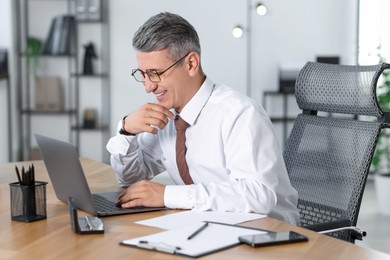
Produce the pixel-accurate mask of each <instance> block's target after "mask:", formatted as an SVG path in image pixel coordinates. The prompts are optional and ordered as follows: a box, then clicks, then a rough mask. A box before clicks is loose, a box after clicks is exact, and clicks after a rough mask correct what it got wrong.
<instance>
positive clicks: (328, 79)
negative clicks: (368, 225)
mask: <svg viewBox="0 0 390 260" xmlns="http://www.w3.org/2000/svg"><path fill="white" fill-rule="evenodd" d="M388 68H390V67H389V65H388V64H381V65H375V66H346V65H334V64H324V63H315V62H308V63H307V64H306V65H305V66H304V67H303V68H302V70H301V71H300V73H299V75H298V78H297V81H296V85H295V97H296V100H297V103H298V106H299V108H300V109H302V110H303V112H302V113H301V114H299V115H298V116H297V118H296V120H295V122H294V126H293V129H292V131H291V133H290V136H289V138H288V140H287V142H286V145H285V149H284V151H283V157H284V159H285V163H286V167H287V171H288V174H289V177H290V180H291V183H292V185H293V186H294V187H295V188H296V189H297V191H298V194H299V201H298V209H299V211H300V218H301V219H300V225H301V226H310V225H315V224H320V223H327V222H331V221H338V220H345V219H347V220H349V221H350V223H351V225H356V222H357V218H358V214H359V209H360V204H361V199H362V196H363V191H364V187H365V184H366V179H367V175H368V172H369V168H370V164H371V160H372V156H373V153H374V151H375V147H376V143H377V139H378V134H379V132H380V130H381V128H383V127H384V125H385V124H386V123H384V122H383V119H384V113H383V112H382V110H381V109H380V108H379V106H378V102H377V97H376V85H377V82H378V78H379V76H380V75H381V74H382V72H383V70H385V69H388ZM319 112H321V113H319ZM322 112H325V113H322ZM334 113H337V115H335V114H334ZM346 115H349V116H346ZM362 115H363V116H369V118H370V120H368V119H367V117H365V119H364V120H362V117H361V116H362ZM372 118H374V119H375V118H377V120H373V119H372ZM333 235H334V236H339V235H336V234H333ZM346 236H348V235H346ZM339 238H341V239H345V240H350V238H348V237H339Z"/></svg>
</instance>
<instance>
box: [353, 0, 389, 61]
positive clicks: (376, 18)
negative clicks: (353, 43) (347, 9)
mask: <svg viewBox="0 0 390 260" xmlns="http://www.w3.org/2000/svg"><path fill="white" fill-rule="evenodd" d="M389 10H390V1H388V0H359V39H358V41H359V44H358V45H359V51H358V59H359V60H358V62H359V64H360V65H372V64H377V63H378V62H379V57H380V56H381V57H382V58H384V60H385V61H387V62H390V33H389V29H390V16H389V15H388V11H389Z"/></svg>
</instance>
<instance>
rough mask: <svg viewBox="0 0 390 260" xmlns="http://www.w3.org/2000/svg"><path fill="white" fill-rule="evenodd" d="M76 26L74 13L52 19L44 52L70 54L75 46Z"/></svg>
mask: <svg viewBox="0 0 390 260" xmlns="http://www.w3.org/2000/svg"><path fill="white" fill-rule="evenodd" d="M75 34H76V26H75V19H74V16H72V15H60V16H56V17H54V18H53V19H52V22H51V25H50V30H49V33H48V37H47V39H46V41H45V43H44V46H43V51H42V53H43V54H48V55H69V54H72V51H73V50H74V48H75V46H74V45H75Z"/></svg>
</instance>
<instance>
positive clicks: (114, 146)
mask: <svg viewBox="0 0 390 260" xmlns="http://www.w3.org/2000/svg"><path fill="white" fill-rule="evenodd" d="M121 126H122V122H121V121H120V122H119V124H118V133H117V134H116V135H115V136H113V137H111V138H110V140H109V141H108V143H107V146H106V148H107V150H108V151H109V152H110V154H111V156H110V161H111V166H112V168H113V169H114V171H115V174H116V177H117V180H118V183H119V184H120V185H121V186H129V185H130V184H133V183H135V182H138V181H140V180H144V179H152V178H153V177H154V176H155V175H157V174H159V173H160V172H162V171H164V170H165V169H164V167H163V165H162V163H161V159H160V158H161V149H159V145H158V142H157V137H156V135H152V134H145V133H143V134H139V135H135V136H126V135H121V134H119V129H120V128H121Z"/></svg>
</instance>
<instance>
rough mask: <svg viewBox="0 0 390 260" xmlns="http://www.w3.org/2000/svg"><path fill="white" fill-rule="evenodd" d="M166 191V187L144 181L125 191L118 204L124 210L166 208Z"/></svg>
mask: <svg viewBox="0 0 390 260" xmlns="http://www.w3.org/2000/svg"><path fill="white" fill-rule="evenodd" d="M164 191H165V185H162V184H159V183H156V182H152V181H146V180H143V181H140V182H137V183H135V184H133V185H131V186H130V187H128V188H127V189H126V190H124V191H123V192H122V194H121V195H119V198H118V201H117V203H116V204H117V206H118V207H122V208H131V207H136V206H145V207H164Z"/></svg>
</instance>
